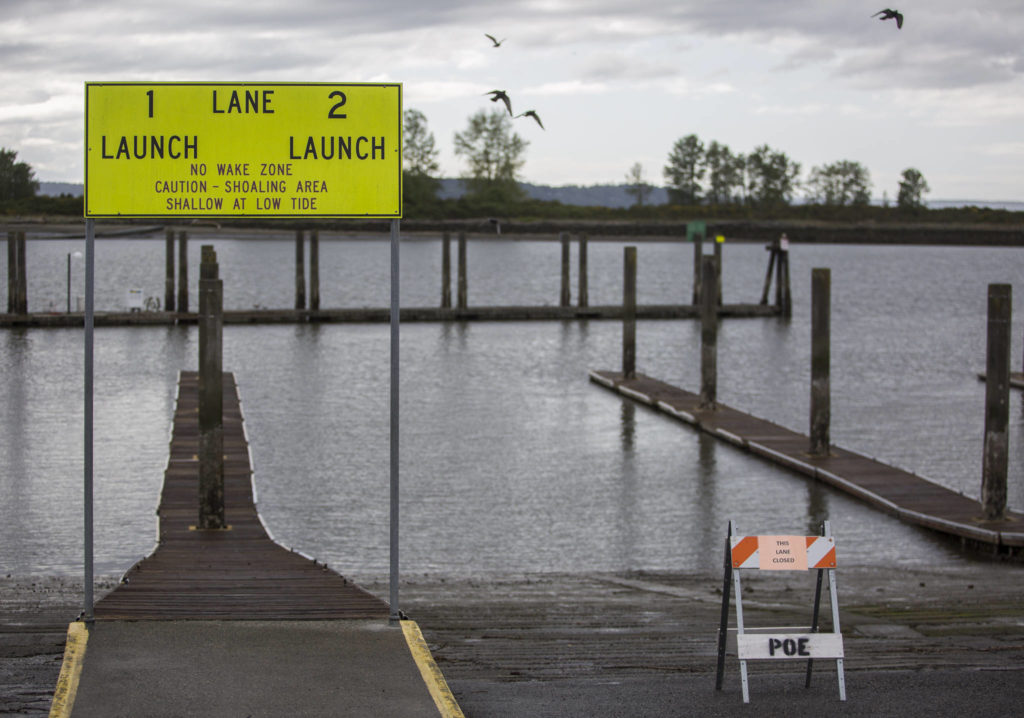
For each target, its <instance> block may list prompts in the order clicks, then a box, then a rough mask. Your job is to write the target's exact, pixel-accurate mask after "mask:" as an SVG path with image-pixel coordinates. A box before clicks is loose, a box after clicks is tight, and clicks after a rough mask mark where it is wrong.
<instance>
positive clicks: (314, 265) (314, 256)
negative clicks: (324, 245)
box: [309, 229, 320, 312]
mask: <svg viewBox="0 0 1024 718" xmlns="http://www.w3.org/2000/svg"><path fill="white" fill-rule="evenodd" d="M309 308H310V309H311V310H312V311H314V312H318V311H320V230H317V229H314V230H311V231H310V233H309Z"/></svg>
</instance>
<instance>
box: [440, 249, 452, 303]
mask: <svg viewBox="0 0 1024 718" xmlns="http://www.w3.org/2000/svg"><path fill="white" fill-rule="evenodd" d="M451 244H452V235H451V233H450V232H445V233H444V234H442V235H441V309H451V306H452V247H451Z"/></svg>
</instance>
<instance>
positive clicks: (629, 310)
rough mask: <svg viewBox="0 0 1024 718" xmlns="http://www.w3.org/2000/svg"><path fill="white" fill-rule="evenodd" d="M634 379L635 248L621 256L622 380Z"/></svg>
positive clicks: (625, 251)
mask: <svg viewBox="0 0 1024 718" xmlns="http://www.w3.org/2000/svg"><path fill="white" fill-rule="evenodd" d="M635 377H636V247H623V256H622V378H623V379H633V378H635Z"/></svg>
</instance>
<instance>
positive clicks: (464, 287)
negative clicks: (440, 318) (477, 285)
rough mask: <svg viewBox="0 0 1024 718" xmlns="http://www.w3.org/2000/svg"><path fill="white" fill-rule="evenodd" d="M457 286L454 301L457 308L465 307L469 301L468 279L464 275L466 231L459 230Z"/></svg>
mask: <svg viewBox="0 0 1024 718" xmlns="http://www.w3.org/2000/svg"><path fill="white" fill-rule="evenodd" d="M458 282H459V286H458V290H457V291H458V296H457V297H456V302H457V304H458V308H459V309H465V308H466V307H467V306H468V303H469V279H468V278H467V277H466V233H465V232H459V279H458Z"/></svg>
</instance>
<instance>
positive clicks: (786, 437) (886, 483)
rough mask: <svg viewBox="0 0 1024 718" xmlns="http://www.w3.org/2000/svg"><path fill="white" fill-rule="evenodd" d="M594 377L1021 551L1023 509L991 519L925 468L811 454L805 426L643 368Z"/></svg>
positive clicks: (763, 452) (940, 527)
mask: <svg viewBox="0 0 1024 718" xmlns="http://www.w3.org/2000/svg"><path fill="white" fill-rule="evenodd" d="M590 379H591V380H592V381H594V382H595V383H597V384H600V385H602V386H605V387H607V388H609V389H611V390H613V391H616V392H618V393H619V394H622V395H623V396H626V397H629V398H630V399H634V400H636V401H639V402H642V403H644V404H647V405H649V406H651V407H654V408H655V409H657V410H659V411H662V412H664V413H666V414H669V415H670V416H674V417H675V418H677V419H680V420H682V421H684V422H686V423H687V424H690V425H692V426H694V427H696V428H698V429H700V430H701V431H705V432H707V433H709V434H712V435H714V436H717V437H718V438H720V439H724V440H725V441H728V442H729V443H731V444H733V445H735V446H738V447H740V448H742V449H746V450H747V451H749V452H751V453H753V454H757V455H758V456H761V457H763V458H765V459H768V460H769V461H772V462H774V463H776V464H779V465H781V466H784V467H786V468H788V469H792V470H794V471H797V472H799V473H801V474H804V475H805V476H808V477H810V478H813V479H815V480H817V481H822V482H824V483H826V484H830V485H831V486H834V487H836V488H837V489H840V490H842V491H845V492H846V493H848V494H852V495H853V496H856V497H857V498H859V499H861V500H863V501H866V502H867V503H869V504H871V505H872V506H874V507H876V508H879V509H881V510H883V511H886V512H887V513H890V514H892V515H893V516H897V517H899V518H900V519H902V520H903V521H906V522H908V523H913V524H917V525H919V526H925V527H927V528H930V529H933V530H935V531H939V532H941V533H944V534H947V535H949V536H955V537H958V538H960V539H962V540H964V541H971V542H975V543H976V544H978V545H981V546H988V547H992V548H993V549H994V550H996V551H998V552H1000V553H1007V554H1015V555H1019V554H1021V553H1024V551H1022V547H1024V515H1021V514H1019V513H1016V512H1012V511H1008V512H1007V517H1006V520H1004V521H986V520H984V519H982V518H981V516H982V507H981V504H980V502H978V501H976V500H974V499H971V498H969V497H967V496H964V495H963V494H960V493H957V492H956V491H953V490H951V489H948V488H945V487H944V486H940V485H938V484H936V483H934V482H932V481H929V480H928V479H925V478H923V477H921V476H917V475H916V474H912V473H910V472H907V471H904V470H902V469H897V468H895V467H892V466H889V465H887V464H883V463H881V462H880V461H877V460H875V459H872V458H869V457H867V456H864V455H862V454H858V453H856V452H853V451H848V450H846V449H842V448H839V447H837V446H832V447H830V453H829V455H828V456H812V455H811V454H809V453H808V449H809V447H810V439H809V437H808V436H806V435H805V434H799V433H797V432H795V431H791V430H789V429H786V428H785V427H782V426H779V425H778V424H773V423H772V422H770V421H766V420H764V419H759V418H758V417H756V416H751V415H749V414H746V413H744V412H741V411H737V410H736V409H732V408H730V407H728V406H725V405H724V404H721V403H719V404H718V406H717V408H715V409H701V408H700V396H699V395H698V394H694V393H692V392H689V391H686V390H684V389H680V388H678V387H675V386H672V385H670V384H666V383H664V382H662V381H658V380H657V379H652V378H650V377H647V376H644V375H642V374H637V375H636V377H634V378H630V379H627V378H624V377H623V375H622V374H621V373H617V372H611V371H591V372H590Z"/></svg>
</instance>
